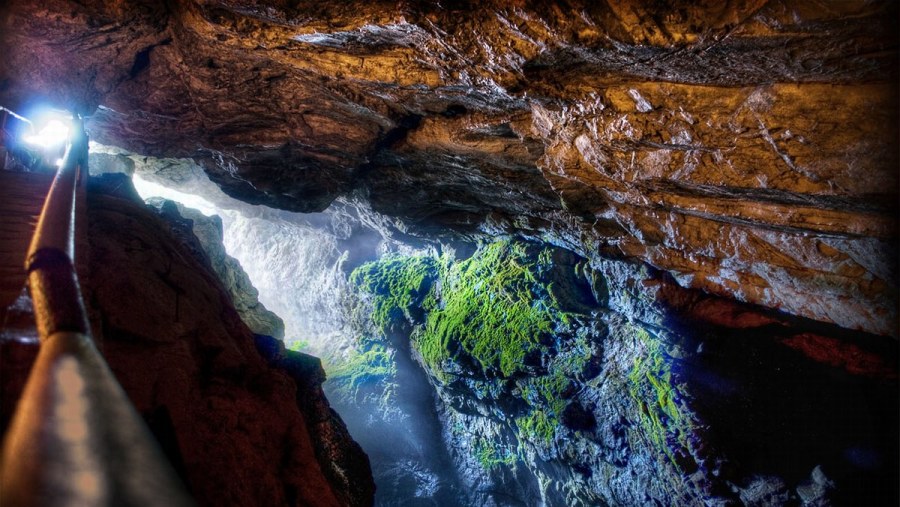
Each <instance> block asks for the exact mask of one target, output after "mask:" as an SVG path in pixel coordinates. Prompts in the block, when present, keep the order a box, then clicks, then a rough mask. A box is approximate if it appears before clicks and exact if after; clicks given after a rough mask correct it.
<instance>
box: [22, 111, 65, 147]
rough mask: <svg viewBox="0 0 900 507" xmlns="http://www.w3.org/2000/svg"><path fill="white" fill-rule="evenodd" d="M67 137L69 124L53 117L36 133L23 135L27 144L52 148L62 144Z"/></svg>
mask: <svg viewBox="0 0 900 507" xmlns="http://www.w3.org/2000/svg"><path fill="white" fill-rule="evenodd" d="M68 138H69V126H68V125H66V124H65V123H63V122H62V121H61V120H58V119H55V118H54V119H52V120H50V121H48V122H47V124H46V125H44V127H43V128H42V129H41V130H39V131H38V133H37V134H33V135H28V136H25V137H24V138H23V139H24V140H25V142H26V143H29V144H33V145H36V146H40V147H42V148H52V147H54V146H59V145H61V144H63V143H64V142H66V139H68Z"/></svg>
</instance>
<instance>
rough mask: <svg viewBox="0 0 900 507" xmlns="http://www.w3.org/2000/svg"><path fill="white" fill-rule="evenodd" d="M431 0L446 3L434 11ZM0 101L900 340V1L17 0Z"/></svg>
mask: <svg viewBox="0 0 900 507" xmlns="http://www.w3.org/2000/svg"><path fill="white" fill-rule="evenodd" d="M442 5H443V6H442ZM2 12H3V20H4V21H3V23H4V29H3V34H2V36H0V45H2V46H3V50H4V51H3V52H4V54H5V55H7V57H6V58H4V62H3V63H2V64H0V83H2V86H0V101H2V102H3V103H4V104H7V105H13V106H15V105H17V104H22V103H25V102H27V101H31V100H36V98H41V99H44V100H49V101H50V102H54V103H57V104H65V105H67V106H69V108H74V109H75V110H79V111H81V112H84V113H90V114H91V119H90V120H89V122H88V123H89V127H90V130H91V133H92V135H93V136H94V138H96V139H98V140H100V141H102V142H106V143H112V144H116V145H120V146H123V147H126V148H128V149H131V150H133V151H136V152H139V153H145V154H148V155H160V156H188V157H193V158H195V159H196V160H197V161H199V162H200V163H201V164H202V165H203V167H204V168H205V170H206V172H207V173H208V174H209V175H210V177H211V178H212V179H213V181H215V182H216V183H217V184H218V185H220V186H221V187H222V189H223V190H224V191H225V192H226V193H228V194H230V195H232V196H235V197H237V198H239V199H242V200H245V201H247V202H251V203H260V204H268V205H271V206H274V207H280V208H285V209H290V210H294V211H314V210H321V209H323V208H325V207H327V206H328V205H329V204H330V203H331V202H332V201H333V200H334V199H335V198H337V197H338V196H342V195H352V196H354V197H355V198H358V199H363V200H365V201H368V202H369V203H370V204H371V206H372V208H373V209H374V210H375V211H377V212H382V213H385V214H387V215H390V216H393V217H396V218H397V219H399V220H400V221H401V222H402V223H403V224H404V225H405V227H406V229H407V230H408V231H410V232H413V233H419V234H422V235H430V236H435V235H444V236H446V235H447V234H448V232H447V231H452V232H453V233H455V234H463V235H466V236H468V237H471V236H472V235H478V234H493V233H512V234H523V235H526V236H530V237H544V238H549V239H550V240H552V241H553V242H555V243H557V244H565V245H567V246H569V247H571V248H573V249H575V250H576V251H579V252H580V253H582V254H583V255H586V256H587V257H589V258H598V257H602V256H614V257H620V258H632V259H637V260H640V261H643V262H646V263H648V264H650V265H652V266H654V267H656V268H659V269H661V270H663V271H665V272H668V273H670V274H671V275H673V276H674V278H675V279H676V280H677V281H678V283H680V284H681V285H683V286H686V287H689V288H696V289H702V290H704V291H707V292H710V293H713V294H717V295H721V296H726V297H729V298H733V299H736V300H738V301H744V302H749V303H755V304H759V305H762V306H765V307H769V308H776V309H781V310H784V311H786V312H787V313H791V314H795V315H799V316H803V317H810V318H813V319H816V320H820V321H824V322H831V323H836V324H838V325H840V326H843V327H847V328H851V329H859V330H864V331H867V332H871V333H875V334H884V335H894V336H896V335H897V325H896V322H897V321H896V318H897V317H896V308H897V274H896V259H897V257H896V245H895V244H896V240H897V221H896V215H897V209H896V201H897V171H896V168H897V166H898V157H897V149H896V146H897V144H896V139H897V137H898V132H897V119H896V116H897V114H896V112H897V93H896V85H895V81H896V77H897V64H896V59H895V53H896V49H897V47H898V40H897V35H896V33H897V32H896V31H895V30H894V25H895V23H894V22H893V21H892V20H894V19H896V6H895V5H894V4H892V3H890V2H883V3H878V2H876V3H871V2H845V3H841V4H839V5H832V6H830V8H829V9H821V8H818V7H816V5H815V3H814V2H794V3H791V4H790V5H788V4H775V3H771V2H764V1H734V2H725V3H716V4H715V5H706V6H704V5H695V4H693V3H691V2H668V3H667V4H666V5H665V6H656V7H647V6H645V5H644V4H643V3H641V2H625V1H622V2H607V3H603V4H593V3H588V2H586V3H584V4H580V3H577V2H575V3H572V2H569V3H567V4H565V5H552V4H546V3H544V2H519V3H517V4H516V5H514V6H508V5H506V4H505V3H503V2H486V3H479V4H478V5H477V6H475V5H470V4H469V3H466V2H457V3H453V4H447V3H444V4H438V3H434V4H431V3H420V4H403V5H393V4H368V3H360V2H357V3H340V2H326V3H320V4H317V5H316V6H309V7H302V6H301V7H289V6H286V5H282V4H281V3H278V2H240V3H238V2H224V1H218V2H214V1H209V2H206V1H204V2H180V3H175V4H144V3H141V2H118V3H115V4H107V3H105V2H85V3H82V4H80V5H79V6H77V7H73V6H71V5H70V4H69V3H67V2H62V1H60V2H45V3H43V4H41V6H40V8H38V7H35V6H34V5H33V4H32V3H31V2H9V3H7V5H6V6H5V7H3V8H2Z"/></svg>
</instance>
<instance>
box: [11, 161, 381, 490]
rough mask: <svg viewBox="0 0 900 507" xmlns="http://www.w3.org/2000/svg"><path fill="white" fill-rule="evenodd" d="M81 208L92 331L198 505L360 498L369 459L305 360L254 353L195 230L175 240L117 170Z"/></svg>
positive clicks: (175, 228) (170, 227) (173, 227)
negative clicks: (86, 241)
mask: <svg viewBox="0 0 900 507" xmlns="http://www.w3.org/2000/svg"><path fill="white" fill-rule="evenodd" d="M88 207H89V212H88V218H89V225H88V226H89V228H90V234H89V238H90V241H91V243H90V251H89V258H90V277H89V279H90V287H91V291H90V294H91V300H90V301H89V302H88V304H89V306H90V307H91V312H92V315H93V316H94V317H95V320H96V321H97V323H98V325H97V329H96V330H95V335H96V338H97V340H98V343H99V344H100V347H101V350H102V351H103V354H104V356H105V357H106V359H107V361H108V362H109V364H110V367H111V368H112V370H113V372H114V373H115V374H116V377H117V378H118V379H119V382H120V383H121V384H122V386H123V388H124V389H125V391H126V392H127V393H128V395H129V397H130V398H131V400H132V401H133V402H134V404H135V406H136V407H137V409H138V411H139V412H140V413H141V414H143V415H144V416H145V418H146V419H147V421H148V424H149V426H150V427H151V429H152V430H153V432H154V434H155V435H156V437H157V438H158V439H159V440H160V444H161V446H162V447H163V449H164V450H165V452H166V454H167V455H168V457H169V458H170V460H171V461H172V463H173V465H174V466H175V468H176V470H177V471H178V473H179V475H180V476H181V478H182V479H183V480H184V482H185V484H186V485H187V488H188V490H189V491H190V493H191V494H192V495H193V496H194V498H195V499H196V500H197V502H198V503H199V504H200V505H311V504H315V505H368V504H370V503H371V489H372V486H371V479H370V474H371V472H370V471H369V470H368V461H367V459H366V457H365V454H364V453H363V452H362V451H361V450H360V449H359V447H358V446H357V445H356V444H355V443H354V442H353V441H352V439H350V437H349V435H348V434H347V432H346V429H345V428H344V426H343V423H341V422H340V419H339V418H337V417H336V416H335V415H334V414H333V412H331V411H330V409H329V408H328V406H327V402H326V401H324V398H323V396H322V394H321V389H320V388H319V384H320V382H321V379H320V378H319V375H317V374H316V370H315V368H305V367H297V366H296V365H297V364H300V365H302V364H304V361H303V360H302V358H291V357H290V356H288V357H285V358H281V359H277V360H276V359H275V358H276V357H280V356H277V354H271V353H265V350H263V351H260V350H259V348H260V346H259V345H258V343H257V342H258V340H259V339H260V338H258V337H257V338H255V337H254V334H253V333H252V332H251V331H250V329H249V328H248V327H247V325H245V324H244V323H243V322H242V321H241V320H240V317H239V315H238V313H237V312H236V311H235V309H234V307H233V306H232V304H231V301H230V296H229V295H228V293H227V292H226V291H225V289H224V287H223V285H222V284H221V282H220V281H219V280H218V279H217V277H216V275H215V272H214V271H213V269H212V268H211V266H210V264H209V260H208V257H206V256H205V253H204V252H203V251H202V250H201V249H199V248H198V246H197V240H196V238H193V242H186V241H184V238H180V237H179V235H180V234H181V235H185V237H187V236H186V235H187V234H191V229H190V228H189V227H186V226H185V224H184V223H181V222H167V221H165V220H163V219H162V218H161V217H160V216H159V215H157V214H156V213H155V212H154V211H153V210H152V209H151V208H147V207H145V206H144V204H143V203H142V202H141V201H140V199H139V198H138V197H137V195H136V194H135V193H134V190H133V189H132V188H131V187H130V183H129V182H128V180H127V179H126V178H123V177H118V176H116V175H112V176H107V177H105V178H104V179H103V180H102V182H98V181H94V182H92V185H91V190H90V192H89V197H88ZM7 350H8V349H7ZM7 357H9V356H7V355H6V353H5V354H4V358H7ZM6 372H7V368H4V373H6ZM4 385H6V384H4ZM6 395H7V393H6V392H4V397H6ZM316 396H318V398H316ZM341 454H342V455H343V456H345V458H343V459H340V458H339V455H341Z"/></svg>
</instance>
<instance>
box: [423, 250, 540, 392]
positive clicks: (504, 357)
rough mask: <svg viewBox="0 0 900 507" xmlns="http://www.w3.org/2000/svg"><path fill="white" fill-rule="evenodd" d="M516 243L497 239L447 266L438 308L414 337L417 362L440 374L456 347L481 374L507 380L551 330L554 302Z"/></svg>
mask: <svg viewBox="0 0 900 507" xmlns="http://www.w3.org/2000/svg"><path fill="white" fill-rule="evenodd" d="M527 249H528V247H527V246H526V245H525V244H522V243H515V242H511V241H508V240H505V241H498V242H495V243H491V244H489V245H486V246H483V247H482V248H480V249H479V250H478V251H477V252H476V253H475V255H473V256H472V257H470V258H469V259H467V260H465V261H462V262H459V263H455V264H452V265H451V266H449V268H448V269H447V270H446V272H445V274H444V275H443V276H442V279H441V302H442V306H440V307H438V308H436V309H435V310H434V311H432V312H430V313H429V314H428V319H427V321H426V324H425V329H424V332H422V333H420V334H419V335H418V336H417V339H416V346H417V348H418V349H419V352H420V353H421V354H422V358H423V359H424V360H425V362H426V363H427V364H428V365H429V366H430V367H431V368H432V370H435V371H440V370H441V364H442V363H443V361H445V360H446V359H450V358H451V355H452V353H453V351H455V350H456V344H459V346H461V349H462V350H463V351H464V352H465V353H466V354H468V355H469V356H470V357H472V358H474V359H475V360H476V361H477V363H478V364H479V365H480V367H481V369H482V371H483V372H484V373H485V374H499V375H501V376H503V377H510V376H512V375H514V374H515V373H517V372H519V371H521V370H522V367H523V365H524V363H525V357H526V356H527V355H528V354H529V353H531V352H532V351H534V350H535V349H536V348H538V347H539V346H540V343H541V340H542V338H543V337H544V336H547V335H549V334H550V333H551V332H552V331H553V327H554V311H556V310H557V309H556V308H555V307H554V302H553V301H552V299H551V298H549V297H548V293H547V290H546V287H545V286H543V285H542V284H541V283H540V282H539V281H538V279H537V278H536V270H537V267H536V265H535V263H534V261H533V260H532V259H533V256H532V255H530V252H528V251H527Z"/></svg>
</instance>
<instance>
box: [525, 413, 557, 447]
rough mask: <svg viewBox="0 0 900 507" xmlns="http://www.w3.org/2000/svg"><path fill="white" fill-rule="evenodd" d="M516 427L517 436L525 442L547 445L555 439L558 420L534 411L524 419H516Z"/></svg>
mask: <svg viewBox="0 0 900 507" xmlns="http://www.w3.org/2000/svg"><path fill="white" fill-rule="evenodd" d="M516 426H517V427H518V428H519V434H521V435H522V436H523V437H525V438H526V439H527V440H530V441H532V442H541V443H543V444H547V445H549V444H550V443H551V442H553V438H554V437H556V428H557V427H558V426H559V420H558V419H557V418H555V417H553V416H548V415H547V413H546V412H545V411H543V410H534V411H533V412H531V413H530V414H528V415H526V416H524V417H517V418H516Z"/></svg>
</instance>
